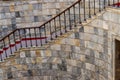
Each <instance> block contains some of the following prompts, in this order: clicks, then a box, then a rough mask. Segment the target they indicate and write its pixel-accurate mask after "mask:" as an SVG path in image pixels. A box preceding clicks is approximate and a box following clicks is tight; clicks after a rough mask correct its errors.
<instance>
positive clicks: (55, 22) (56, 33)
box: [54, 18, 57, 38]
mask: <svg viewBox="0 0 120 80" xmlns="http://www.w3.org/2000/svg"><path fill="white" fill-rule="evenodd" d="M54 26H55V37H56V38H57V27H56V20H55V18H54Z"/></svg>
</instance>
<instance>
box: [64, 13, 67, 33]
mask: <svg viewBox="0 0 120 80" xmlns="http://www.w3.org/2000/svg"><path fill="white" fill-rule="evenodd" d="M64 26H65V33H66V32H67V26H66V16H65V12H64Z"/></svg>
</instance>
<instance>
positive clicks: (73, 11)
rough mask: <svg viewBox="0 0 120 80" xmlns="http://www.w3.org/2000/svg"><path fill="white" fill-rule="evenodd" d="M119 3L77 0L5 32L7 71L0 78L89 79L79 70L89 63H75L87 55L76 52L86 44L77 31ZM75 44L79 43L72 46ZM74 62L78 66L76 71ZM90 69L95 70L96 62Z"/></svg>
mask: <svg viewBox="0 0 120 80" xmlns="http://www.w3.org/2000/svg"><path fill="white" fill-rule="evenodd" d="M116 3H118V1H117V0H78V1H76V2H75V3H74V4H73V5H71V6H70V7H68V8H67V9H65V10H64V11H62V12H61V13H59V14H58V15H56V16H55V17H53V18H52V19H50V20H48V21H47V22H45V23H44V24H42V25H41V26H38V27H27V28H19V29H16V30H14V31H13V32H11V33H10V34H8V35H7V36H5V37H4V38H3V39H1V40H0V48H1V50H0V54H1V55H0V59H1V64H0V67H1V68H2V70H1V72H3V71H6V72H4V73H2V74H6V73H7V75H6V77H4V78H1V80H3V79H4V80H9V79H10V80H11V79H15V78H16V77H17V78H16V79H18V80H28V79H29V80H87V79H86V78H82V76H81V73H80V71H79V70H80V68H81V67H82V68H84V66H85V65H88V63H86V64H85V65H82V64H83V63H81V62H79V64H80V65H81V67H76V66H77V65H78V64H77V63H76V60H75V59H74V58H76V59H77V58H78V60H80V61H83V60H84V58H85V56H84V55H82V56H79V55H77V56H78V57H77V56H76V55H75V54H73V53H79V52H80V51H81V50H79V47H81V48H82V47H85V45H82V41H79V40H78V39H77V36H78V34H77V33H78V32H83V31H84V26H85V25H87V24H89V23H90V22H91V21H93V20H94V19H95V18H96V16H99V15H101V14H102V13H104V11H105V10H106V8H108V7H109V6H117V7H119V5H118V4H116ZM81 36H82V35H81ZM68 37H69V38H68ZM74 38H75V39H74ZM59 44H62V45H59ZM65 44H68V45H65ZM74 45H75V46H76V47H75V48H73V50H71V49H72V48H71V47H74ZM61 46H62V49H61ZM65 46H68V48H66V47H65ZM62 51H63V52H62ZM66 52H67V53H66ZM71 52H72V53H71ZM60 53H61V54H60ZM64 53H65V54H64ZM88 62H89V61H88ZM90 63H92V62H90ZM66 64H68V65H66ZM71 66H73V67H75V68H73V71H71V68H72V67H71ZM67 68H68V69H69V70H68V69H67ZM9 69H10V70H9ZM14 71H15V72H14ZM91 71H94V66H93V65H91ZM17 72H18V73H17ZM16 74H17V75H16ZM21 74H23V75H21ZM43 75H46V76H44V77H42V76H43ZM32 76H35V77H32ZM91 80H97V78H96V79H91ZM101 80H105V79H104V78H102V79H101Z"/></svg>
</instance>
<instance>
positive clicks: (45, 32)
mask: <svg viewBox="0 0 120 80" xmlns="http://www.w3.org/2000/svg"><path fill="white" fill-rule="evenodd" d="M43 27H44V34H45V43H47V31H46V25H44V26H43Z"/></svg>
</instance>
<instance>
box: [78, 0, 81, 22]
mask: <svg viewBox="0 0 120 80" xmlns="http://www.w3.org/2000/svg"><path fill="white" fill-rule="evenodd" d="M80 3H81V1H80V2H79V4H78V5H79V23H80V24H81V23H82V20H81V7H80Z"/></svg>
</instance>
